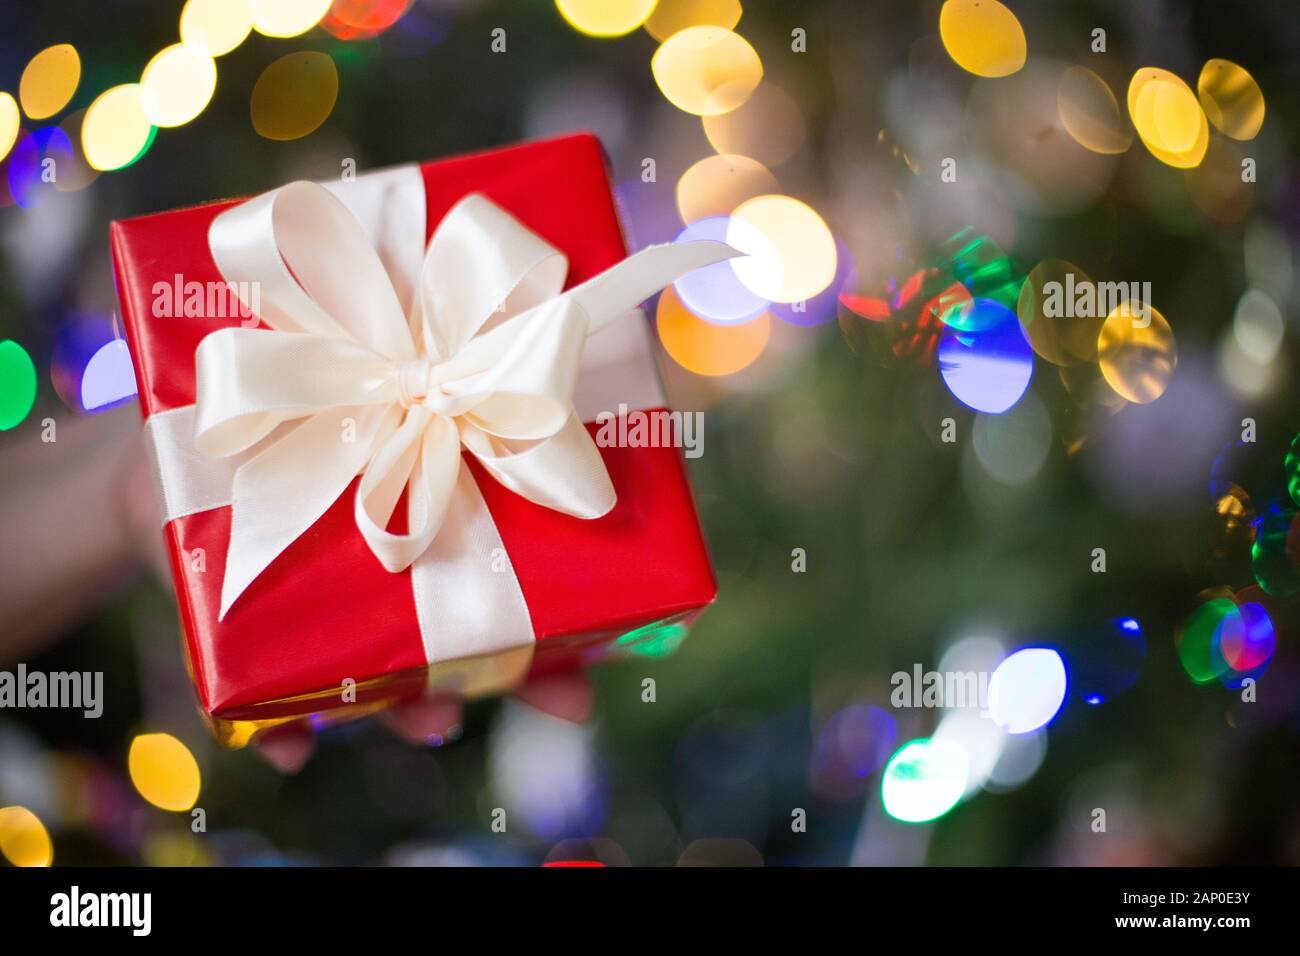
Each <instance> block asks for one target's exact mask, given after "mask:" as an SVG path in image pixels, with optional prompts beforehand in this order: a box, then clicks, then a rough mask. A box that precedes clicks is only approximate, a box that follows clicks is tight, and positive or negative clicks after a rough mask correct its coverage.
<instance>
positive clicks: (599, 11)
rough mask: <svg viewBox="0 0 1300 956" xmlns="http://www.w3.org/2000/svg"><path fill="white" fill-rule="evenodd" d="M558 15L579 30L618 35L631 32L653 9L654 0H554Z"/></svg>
mask: <svg viewBox="0 0 1300 956" xmlns="http://www.w3.org/2000/svg"><path fill="white" fill-rule="evenodd" d="M555 6H556V9H558V10H559V11H560V16H562V17H564V19H565V20H567V21H569V25H570V26H571V27H573V28H574V29H575V30H578V31H579V32H581V33H585V34H587V35H588V36H593V37H621V36H623V35H624V34H625V33H631V32H632V31H633V30H635V29H636V28H637V27H639V26H640V25H641V24H643V23H645V21H646V17H648V16H650V14H651V13H652V12H653V11H654V8H655V0H555Z"/></svg>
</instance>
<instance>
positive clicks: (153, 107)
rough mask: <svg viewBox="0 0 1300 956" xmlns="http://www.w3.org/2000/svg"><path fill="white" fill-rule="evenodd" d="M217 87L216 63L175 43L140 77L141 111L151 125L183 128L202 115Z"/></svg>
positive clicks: (160, 53)
mask: <svg viewBox="0 0 1300 956" xmlns="http://www.w3.org/2000/svg"><path fill="white" fill-rule="evenodd" d="M216 88H217V64H216V62H215V61H214V60H213V59H212V57H210V56H208V55H207V54H206V53H204V52H203V51H202V50H199V49H197V48H195V47H192V46H187V45H186V44H184V43H174V44H172V45H171V46H169V47H167V48H166V49H164V50H162V51H160V52H159V53H158V55H157V56H155V57H154V58H153V59H152V60H150V61H149V64H148V65H147V66H146V67H145V68H144V72H143V73H142V74H141V75H140V95H141V97H142V98H143V101H144V112H145V115H146V116H147V117H149V122H151V123H153V125H154V126H164V127H166V126H183V125H184V124H185V123H188V122H189V121H190V120H192V119H194V117H196V116H198V115H199V114H200V113H202V112H203V108H204V107H205V106H207V105H208V102H209V101H210V100H211V99H212V94H213V92H214V91H215V90H216Z"/></svg>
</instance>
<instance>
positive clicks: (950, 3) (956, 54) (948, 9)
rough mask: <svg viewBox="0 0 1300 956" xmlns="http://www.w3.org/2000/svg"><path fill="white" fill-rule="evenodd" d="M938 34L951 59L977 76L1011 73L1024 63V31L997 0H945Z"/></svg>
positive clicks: (1008, 74) (1011, 14)
mask: <svg viewBox="0 0 1300 956" xmlns="http://www.w3.org/2000/svg"><path fill="white" fill-rule="evenodd" d="M939 37H940V39H942V40H943V47H944V49H945V50H947V51H948V55H949V56H950V57H952V59H953V62H954V63H956V64H957V65H958V66H960V67H961V68H962V69H963V70H965V71H966V72H968V73H974V74H975V75H976V76H990V77H996V76H1010V75H1011V74H1012V73H1015V72H1016V71H1017V70H1019V69H1020V68H1021V67H1022V66H1024V65H1025V55H1026V45H1025V31H1024V29H1023V28H1022V27H1021V26H1020V21H1019V20H1018V19H1016V15H1015V14H1014V13H1012V12H1011V11H1010V10H1009V9H1008V8H1007V7H1005V6H1004V5H1003V4H1001V3H999V2H998V0H947V2H945V3H944V5H943V8H942V9H941V10H940V11H939Z"/></svg>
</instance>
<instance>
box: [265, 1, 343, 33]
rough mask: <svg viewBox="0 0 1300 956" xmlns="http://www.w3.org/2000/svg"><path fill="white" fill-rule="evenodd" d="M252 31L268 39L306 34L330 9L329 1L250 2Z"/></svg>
mask: <svg viewBox="0 0 1300 956" xmlns="http://www.w3.org/2000/svg"><path fill="white" fill-rule="evenodd" d="M252 2H253V29H254V30H256V31H257V32H258V33H260V34H262V35H263V36H268V37H296V36H298V35H299V34H302V33H306V32H307V31H308V30H310V29H311V28H312V27H314V26H315V25H316V24H317V23H319V22H320V19H321V17H323V16H325V12H326V11H327V10H328V9H329V7H330V0H252Z"/></svg>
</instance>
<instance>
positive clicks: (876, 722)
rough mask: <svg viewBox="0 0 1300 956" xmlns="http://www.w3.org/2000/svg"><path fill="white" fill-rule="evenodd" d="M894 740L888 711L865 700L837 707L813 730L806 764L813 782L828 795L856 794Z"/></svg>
mask: <svg viewBox="0 0 1300 956" xmlns="http://www.w3.org/2000/svg"><path fill="white" fill-rule="evenodd" d="M897 740H898V728H897V726H896V725H895V723H894V718H893V717H892V716H891V715H890V714H889V712H888V711H885V710H882V709H881V708H879V707H872V706H869V705H867V704H852V705H850V706H848V707H845V708H843V709H842V710H837V711H836V712H835V713H833V714H831V715H830V717H829V718H827V720H826V722H825V723H824V724H823V725H822V727H821V730H820V731H819V732H818V733H817V737H816V742H815V744H814V746H813V752H812V758H811V762H810V766H809V772H810V775H811V778H812V784H813V786H814V787H815V788H816V789H817V791H818V792H819V793H821V794H823V795H824V796H827V797H829V798H831V799H837V800H844V799H850V798H852V797H856V796H859V795H860V794H861V793H862V792H863V791H864V790H865V789H866V787H867V780H868V778H869V777H870V776H871V775H872V774H874V773H875V772H876V771H877V770H879V769H880V768H881V767H882V766H884V763H885V761H886V760H887V759H889V755H890V754H891V753H893V751H894V747H895V746H896V743H897Z"/></svg>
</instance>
